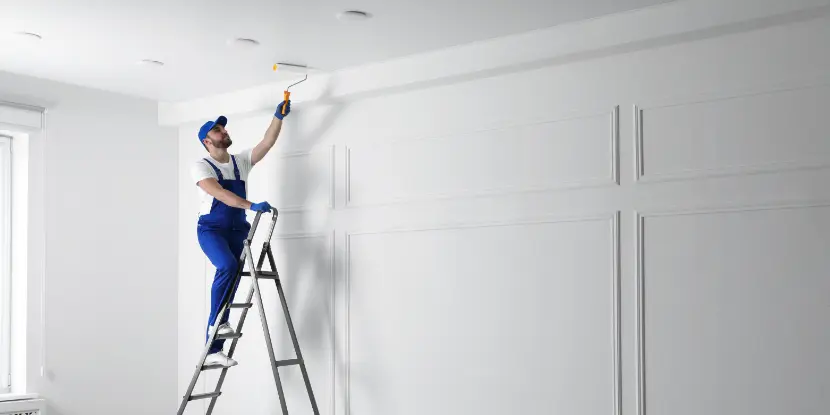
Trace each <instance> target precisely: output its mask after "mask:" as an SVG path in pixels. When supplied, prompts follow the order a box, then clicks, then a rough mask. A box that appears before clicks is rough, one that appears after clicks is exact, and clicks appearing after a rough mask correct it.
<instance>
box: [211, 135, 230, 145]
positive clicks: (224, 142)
mask: <svg viewBox="0 0 830 415" xmlns="http://www.w3.org/2000/svg"><path fill="white" fill-rule="evenodd" d="M231 144H233V140H231V137H230V136H225V137H223V138H222V140H221V141H219V142H216V141H214V142H213V146H214V147H216V148H228V147H230V146H231Z"/></svg>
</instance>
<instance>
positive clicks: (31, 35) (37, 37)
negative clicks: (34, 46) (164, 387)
mask: <svg viewBox="0 0 830 415" xmlns="http://www.w3.org/2000/svg"><path fill="white" fill-rule="evenodd" d="M15 34H16V35H18V36H20V37H24V38H26V39H29V40H41V39H43V36H41V35H39V34H37V33H34V32H16V33H15Z"/></svg>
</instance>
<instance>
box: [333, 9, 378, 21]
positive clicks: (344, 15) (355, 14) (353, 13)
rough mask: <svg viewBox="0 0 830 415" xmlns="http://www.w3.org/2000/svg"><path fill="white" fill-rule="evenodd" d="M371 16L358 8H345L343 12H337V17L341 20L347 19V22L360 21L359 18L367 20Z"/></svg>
mask: <svg viewBox="0 0 830 415" xmlns="http://www.w3.org/2000/svg"><path fill="white" fill-rule="evenodd" d="M371 17H372V15H371V14H369V13H367V12H364V11H360V10H346V11H344V12H341V13H338V14H337V18H338V19H340V20H343V21H347V22H356V21H360V20H367V19H369V18H371Z"/></svg>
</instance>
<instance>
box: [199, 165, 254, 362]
mask: <svg viewBox="0 0 830 415" xmlns="http://www.w3.org/2000/svg"><path fill="white" fill-rule="evenodd" d="M231 160H232V161H233V174H234V178H233V179H232V180H231V179H225V178H224V177H223V176H222V172H221V171H220V170H219V169H218V168H217V167H216V165H214V164H213V163H211V162H210V160H208V159H207V158H206V159H205V161H206V162H207V163H208V164H210V166H211V167H213V170H214V171H215V172H216V176H217V177H218V178H219V185H221V186H222V187H223V188H224V189H226V190H228V191H230V192H232V193H233V194H235V195H237V196H239V197H241V198H243V199H246V198H247V196H246V193H247V192H246V190H245V181H243V180H242V179H241V177H240V175H239V168H238V167H237V165H236V159H235V158H234V157H233V156H231ZM196 229H197V234H198V238H199V245H200V246H201V247H202V251H203V252H204V253H205V255H207V257H208V259H209V260H210V262H211V263H212V264H213V266H214V267H216V274H215V275H214V276H213V287H212V288H211V295H210V317H209V318H208V325H207V330H206V331H205V341H206V342H207V339H208V337H209V334H210V328H211V326H213V325H214V323H216V319H217V314H218V313H219V308H220V307H221V306H222V301H223V300H224V299H225V298H228V299H229V301H230V299H232V298H233V296H234V295H235V294H236V287H234V286H233V285H234V284H233V283H234V278H236V274H237V271H238V266H239V259H240V256H241V255H242V249H243V242H244V241H245V238H247V237H248V231H249V230H250V229H251V225H250V224H249V223H248V221H247V218H246V217H245V209H240V208H234V207H230V206H228V205H226V204H225V203H223V202H221V201H219V200H218V199H216V198H214V199H213V204H212V205H211V207H210V213H208V214H206V215H201V216H199V223H198V226H197V227H196ZM230 291H232V292H230ZM229 292H230V293H229ZM228 295H229V297H227V296H228ZM229 315H230V310H225V312H224V313H223V314H222V316H221V318H220V319H219V323H218V324H223V323H227V322H228V317H229ZM224 343H225V341H224V340H217V341H214V342H213V344H211V347H210V350H209V353H216V352H219V351H221V350H222V346H223V345H224Z"/></svg>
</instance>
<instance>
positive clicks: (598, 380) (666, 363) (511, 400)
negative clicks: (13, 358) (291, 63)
mask: <svg viewBox="0 0 830 415" xmlns="http://www.w3.org/2000/svg"><path fill="white" fill-rule="evenodd" d="M734 3H741V2H734ZM734 3H733V7H729V8H727V7H724V8H717V7H714V6H715V4H714V3H712V2H708V3H707V1H699V2H678V3H674V4H672V5H668V6H665V7H661V8H657V9H649V10H645V11H641V12H635V13H631V14H626V15H624V16H613V17H609V18H606V19H598V20H595V21H592V22H588V23H585V26H584V27H583V32H582V33H581V35H582V36H580V29H579V28H578V27H576V26H574V27H570V28H568V29H567V30H569V31H570V33H571V35H572V36H573V37H572V38H571V39H579V40H575V41H574V42H576V43H580V42H582V43H584V44H587V43H590V42H589V41H588V40H585V39H586V38H590V36H588V35H589V34H592V33H593V32H591V30H593V28H596V27H599V26H602V25H603V24H605V25H608V27H613V28H615V29H618V30H619V31H618V32H615V31H609V32H608V33H605V34H603V35H602V36H599V35H597V38H600V37H601V39H599V40H597V38H591V39H593V40H595V41H596V43H603V45H604V46H603V48H602V50H601V51H600V52H596V53H594V52H590V51H589V52H586V53H585V54H580V53H579V51H567V52H565V54H564V55H562V56H564V57H563V58H561V59H560V60H557V59H556V58H555V56H554V55H556V54H557V53H558V52H556V51H554V52H551V51H550V50H548V49H545V48H544V46H543V44H541V43H534V42H531V41H530V40H531V39H536V40H538V38H537V37H534V36H533V35H528V37H527V38H525V40H527V42H528V43H527V44H528V45H536V46H533V47H535V48H536V49H533V50H530V46H528V48H529V49H524V50H522V51H520V52H515V53H514V52H513V51H512V50H509V49H503V47H505V45H506V44H507V45H511V46H512V47H514V48H515V47H516V46H517V45H516V44H512V43H510V42H507V43H504V42H506V41H504V40H496V41H494V42H492V43H484V44H478V45H473V46H470V47H466V48H465V47H461V48H458V49H457V50H454V51H453V53H452V54H451V55H461V56H463V55H464V54H465V53H466V54H471V53H473V51H477V52H476V53H478V52H481V55H482V56H483V55H484V52H483V51H488V52H489V53H492V54H495V56H513V57H515V61H508V62H503V63H502V66H501V67H500V68H498V69H493V70H488V71H485V72H484V73H475V72H473V71H470V72H469V73H466V74H464V75H460V76H456V75H448V76H446V77H443V78H441V77H440V76H438V77H439V78H440V79H439V80H438V81H435V80H434V79H432V80H431V79H430V78H431V77H432V76H433V75H434V73H432V72H431V71H430V69H429V68H430V65H429V63H434V62H439V63H438V64H440V62H444V63H446V62H447V59H450V57H449V56H447V55H441V54H440V53H438V54H432V55H425V56H421V57H412V58H408V59H407V60H406V62H407V63H408V64H410V65H412V64H415V63H417V62H418V60H419V59H420V60H421V63H422V65H421V67H422V68H425V69H424V71H425V72H428V73H427V74H425V75H424V76H423V78H422V79H421V81H422V82H420V83H419V81H418V80H417V79H415V78H416V75H414V74H412V73H410V72H403V71H402V72H397V70H396V68H398V67H399V66H396V65H398V64H399V62H390V63H386V64H378V65H373V66H370V67H366V68H363V69H365V70H366V71H368V72H372V73H374V74H382V75H381V76H378V77H377V78H376V79H377V82H376V89H374V90H373V89H372V88H371V86H370V85H371V83H370V81H369V80H367V78H365V77H360V75H359V70H357V69H356V70H354V71H351V72H347V73H345V74H344V73H341V74H335V75H333V76H332V77H329V78H327V79H328V80H329V81H330V82H331V83H330V84H329V85H328V86H329V87H330V88H329V89H328V90H326V88H325V87H326V85H325V84H324V83H322V82H321V83H320V84H317V85H314V84H313V83H312V84H311V85H309V86H307V87H306V89H305V90H302V91H308V93H309V94H319V95H315V100H309V101H306V102H305V103H303V102H298V104H297V106H296V108H295V112H294V113H293V114H292V115H291V116H290V118H289V120H288V121H287V123H286V129H285V130H284V133H283V136H282V137H281V138H280V141H279V142H278V146H277V147H278V150H277V151H278V153H277V154H272V155H269V156H268V158H267V159H266V160H265V161H264V162H263V163H262V165H260V166H257V167H256V168H255V169H254V173H253V174H252V175H251V178H250V186H251V188H250V193H251V199H253V200H257V201H259V200H263V199H264V200H268V201H270V202H272V203H274V204H276V205H277V206H279V207H281V208H282V209H283V210H282V212H283V214H282V216H281V219H280V225H279V227H278V233H277V235H276V236H275V244H276V246H275V249H276V250H277V251H278V266H279V267H280V273H281V275H282V276H283V280H284V284H285V286H286V290H287V295H288V301H289V303H290V306H291V310H292V313H293V317H294V318H295V325H296V328H297V330H298V332H299V335H300V343H301V345H302V347H303V350H304V353H305V354H306V359H307V361H308V364H309V368H310V375H311V379H312V383H313V386H314V389H315V393H316V394H317V398H318V402H319V403H320V408H321V413H325V414H338V415H340V414H353V415H356V414H396V415H409V414H412V415H414V414H425V413H429V414H457V413H465V414H504V413H538V414H547V413H573V414H591V415H610V414H617V415H619V414H621V413H639V414H645V413H648V414H654V415H659V414H675V415H677V414H681V415H682V414H701V413H742V414H743V413H753V414H762V415H772V414H779V413H783V412H786V413H792V414H799V415H813V414H818V413H823V408H826V407H827V406H828V405H830V398H828V395H827V394H826V393H824V392H826V391H827V390H828V387H830V385H828V383H827V380H826V379H827V376H826V373H827V371H828V369H830V358H828V357H827V355H826V353H825V351H826V350H827V349H828V347H830V334H828V331H827V330H824V328H825V327H826V323H825V321H826V318H825V315H826V310H827V307H828V300H827V293H828V290H830V283H828V280H827V278H825V276H826V275H827V274H828V272H830V259H828V258H830V257H828V256H827V255H826V253H825V252H824V250H825V249H824V248H825V247H827V246H830V237H828V235H830V221H828V219H827V217H828V213H830V188H828V187H827V186H826V183H827V181H828V179H830V170H828V169H827V167H828V166H830V144H828V141H827V140H826V138H825V137H824V134H823V133H824V128H822V127H824V118H826V117H825V114H826V113H828V110H830V50H828V49H827V47H826V45H827V44H828V42H830V17H828V16H830V13H828V12H829V11H830V7H829V6H830V4H828V3H827V2H824V3H823V4H821V5H818V6H817V4H818V3H819V2H814V1H800V2H799V1H796V2H788V3H787V4H788V6H792V9H790V10H786V11H782V10H780V9H777V8H776V7H779V6H780V5H781V2H777V4H776V2H767V1H762V2H755V3H754V4H755V5H756V7H752V8H745V9H741V8H739V7H737V6H734ZM707 4H708V6H709V8H708V9H707V8H706V7H707ZM742 4H743V5H744V6H747V5H748V3H745V2H744V3H742ZM816 6H817V7H816ZM694 7H700V8H701V9H699V10H698V11H699V12H700V13H699V14H697V15H696V14H694V13H691V12H690V13H684V12H686V11H690V10H693V9H694ZM800 8H803V9H800ZM696 10H697V9H696ZM703 10H708V13H704V12H703ZM799 10H803V11H799ZM741 12H743V14H741ZM638 13H639V14H638ZM727 17H728V18H727ZM621 19H622V20H624V21H625V22H627V23H625V22H623V23H625V24H628V25H629V26H625V24H623V23H621ZM645 23H660V24H659V25H655V26H653V30H652V32H651V33H652V34H653V36H652V38H651V40H649V38H648V36H644V40H643V41H642V42H641V43H638V44H636V45H633V46H632V45H626V43H625V42H626V41H627V40H626V39H625V37H626V36H628V35H629V34H630V33H634V32H636V33H640V34H643V33H644V32H648V30H649V29H648V27H649V26H648V25H645ZM675 24H676V25H675ZM678 26H680V27H684V28H685V30H686V32H683V33H673V34H669V35H667V34H666V33H663V29H665V28H668V27H678ZM626 29H629V30H626ZM556 30H560V29H556ZM561 30H564V29H561ZM553 32H555V30H553V31H551V32H542V33H537V34H536V36H539V37H542V38H544V37H545V36H548V35H550V33H553ZM593 34H595V33H593ZM615 37H617V38H622V39H619V42H618V43H616V44H615ZM600 40H601V41H600ZM552 47H553V48H555V47H556V45H554V46H552ZM531 52H538V54H539V55H542V56H544V59H543V60H542V61H541V62H526V61H521V59H520V58H519V57H516V56H517V55H522V56H527V55H530V54H531ZM441 56H443V57H441ZM442 59H444V60H442ZM494 59H495V58H494ZM450 61H451V60H450ZM514 64H515V65H514ZM410 65H407V67H409V66H410ZM384 68H386V69H387V70H388V72H384V71H383V69H384ZM398 75H400V79H398V78H396V76H398ZM404 78H405V79H404ZM352 79H354V80H356V82H355V83H356V84H359V85H360V88H362V89H360V88H358V87H355V86H354V85H355V83H350V82H349V81H350V80H352ZM280 87H281V86H274V85H269V86H265V87H263V88H262V89H260V90H253V89H252V90H249V91H240V92H239V93H238V94H228V95H224V96H221V97H215V98H213V99H205V100H199V101H194V102H188V103H177V104H170V105H167V104H165V105H163V106H162V113H161V114H160V117H161V119H162V121H164V122H172V123H179V124H180V128H179V136H180V137H179V139H180V140H179V163H180V166H179V170H180V176H179V178H180V184H181V186H180V187H181V188H182V189H183V190H184V191H183V192H182V193H181V194H180V201H179V208H180V224H179V225H180V238H179V244H180V245H179V251H180V253H181V256H180V263H179V272H180V274H179V284H180V292H179V318H180V322H179V324H180V331H179V336H180V337H179V392H180V394H181V393H183V390H184V387H185V386H186V384H187V381H188V380H189V379H190V376H191V375H192V370H193V368H194V364H195V363H196V359H197V357H198V352H199V351H200V350H201V347H202V342H203V340H204V331H203V330H204V321H205V319H206V306H207V303H206V300H207V296H206V293H207V292H208V291H207V290H208V288H209V284H210V276H211V275H212V273H213V269H212V268H211V267H210V265H209V263H207V262H206V260H205V259H204V256H203V255H202V254H201V252H200V250H199V247H198V244H197V242H196V239H195V230H194V229H195V225H194V224H195V220H196V209H197V207H196V199H195V194H196V193H195V189H190V190H189V189H188V188H192V187H194V185H193V183H192V182H191V181H190V179H189V176H188V168H189V166H190V163H192V162H193V161H194V160H196V159H198V158H199V157H202V155H203V150H202V149H201V148H200V147H199V145H198V142H197V140H196V139H195V131H196V129H197V128H198V125H199V124H200V123H201V122H202V121H203V119H208V118H211V117H215V116H216V115H217V114H218V113H220V112H222V113H225V114H233V113H234V112H237V114H236V115H235V116H231V117H230V122H229V124H228V129H229V131H230V132H231V134H232V136H233V137H234V139H235V142H236V144H235V147H234V148H236V149H242V148H244V147H246V146H251V145H254V144H255V143H256V142H257V141H258V140H259V139H260V137H261V135H262V132H263V131H264V129H265V127H266V126H267V123H268V119H269V117H270V114H271V112H272V110H271V108H267V110H262V108H263V107H264V106H263V105H262V104H263V102H265V101H266V100H265V98H267V97H270V98H272V101H271V103H270V104H269V105H271V104H274V105H275V104H276V102H277V101H276V100H277V99H278V96H279V95H278V92H279V89H278V88H280ZM350 88H351V89H350ZM293 96H296V97H298V98H299V99H300V100H301V98H300V97H302V96H303V93H302V92H301V89H298V90H297V91H296V92H294V94H293ZM317 98H319V99H317ZM211 108H213V112H210V109H211ZM266 287H267V289H266V292H267V295H266V304H267V305H268V307H269V310H270V311H272V313H271V314H269V316H268V317H269V319H270V323H271V325H272V333H273V335H274V338H275V345H276V347H277V355H278V358H289V357H291V356H292V354H291V350H290V343H288V342H287V336H286V333H285V331H284V330H283V329H282V328H283V325H282V323H283V322H282V320H281V313H280V311H279V308H278V304H277V303H276V302H275V295H274V294H273V288H272V287H270V286H267V285H266ZM241 289H242V290H244V286H243V288H241ZM243 292H244V291H243ZM235 315H236V314H233V316H235ZM232 318H233V317H232ZM257 320H258V316H257V315H256V314H255V313H254V314H253V315H252V320H249V323H248V324H247V326H246V330H245V331H244V336H243V338H242V339H241V341H240V345H239V348H238V349H237V350H238V354H237V357H238V360H239V361H240V366H239V367H236V368H233V369H232V370H231V371H230V374H229V375H228V379H227V381H226V385H227V387H226V388H225V394H224V395H223V396H222V397H221V398H220V399H219V403H218V404H217V411H216V412H214V413H219V414H231V413H246V414H252V415H253V414H266V413H277V412H278V403H277V398H276V392H275V390H274V386H273V380H272V378H271V374H270V370H269V367H268V364H267V356H266V355H265V351H264V345H263V342H262V337H261V328H260V326H259V322H258V321H257ZM282 373H284V374H285V377H284V382H285V383H286V384H288V385H289V386H287V388H288V390H289V399H290V401H289V409H290V410H291V413H292V414H294V413H299V414H306V413H311V412H310V410H308V404H307V399H306V397H305V395H304V391H303V388H302V381H301V379H300V377H299V376H298V372H296V371H292V370H291V369H285V370H283V372H282ZM212 379H213V378H211V380H212ZM204 389H205V386H204V385H200V389H199V390H204ZM192 407H193V408H194V411H193V412H192V413H199V410H201V409H202V408H201V407H200V406H199V405H192Z"/></svg>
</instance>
